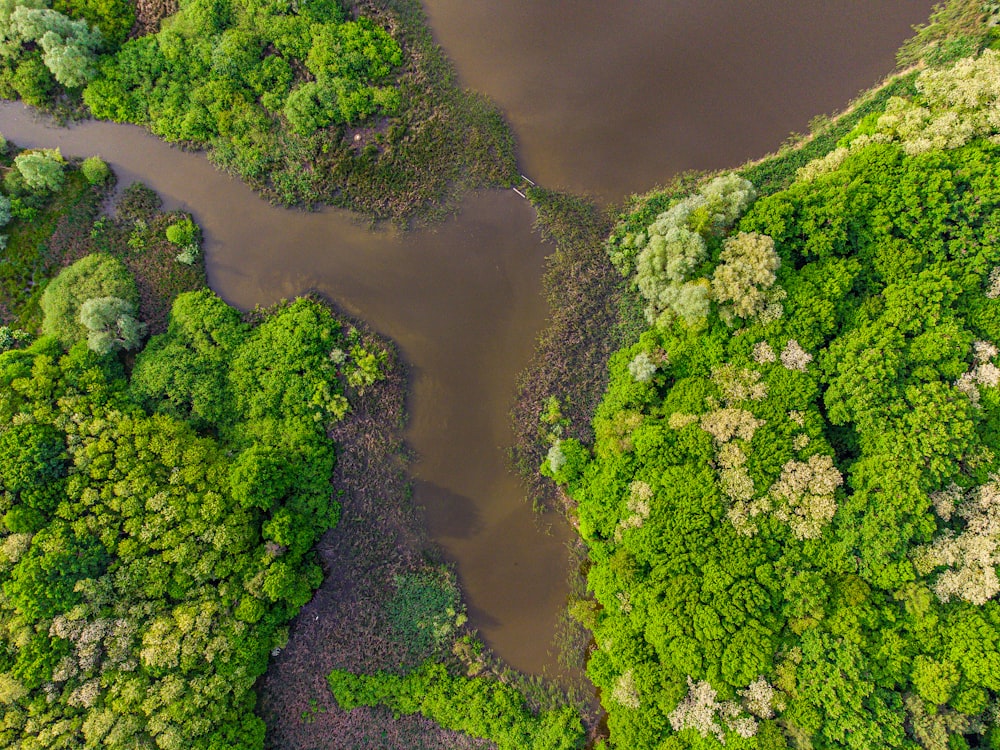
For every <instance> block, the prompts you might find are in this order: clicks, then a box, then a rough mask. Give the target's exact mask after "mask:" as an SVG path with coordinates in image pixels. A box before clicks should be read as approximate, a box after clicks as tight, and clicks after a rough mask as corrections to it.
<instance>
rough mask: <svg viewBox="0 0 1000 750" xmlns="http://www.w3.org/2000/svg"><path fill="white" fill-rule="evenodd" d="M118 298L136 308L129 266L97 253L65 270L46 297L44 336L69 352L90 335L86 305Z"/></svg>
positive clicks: (43, 323)
mask: <svg viewBox="0 0 1000 750" xmlns="http://www.w3.org/2000/svg"><path fill="white" fill-rule="evenodd" d="M99 297H117V298H119V299H121V300H124V301H125V302H127V303H128V304H131V305H132V306H133V309H134V307H135V306H136V305H137V304H138V303H139V293H138V290H137V289H136V286H135V281H133V279H132V276H131V274H130V273H129V272H128V269H127V268H125V265H124V264H123V263H122V262H121V261H120V260H118V259H117V258H113V257H112V256H110V255H104V254H103V253H94V254H93V255H88V256H87V257H85V258H83V259H81V260H78V261H77V262H76V263H74V264H73V265H71V266H69V267H67V268H64V269H63V270H62V272H60V274H59V275H58V276H56V278H54V279H53V280H52V281H51V283H49V285H48V287H46V289H45V292H44V293H43V294H42V300H41V306H42V313H43V315H44V318H43V319H42V332H43V333H44V334H46V335H48V336H55V337H56V338H57V339H59V341H60V343H62V344H63V346H65V347H67V348H69V347H71V346H72V345H73V344H75V343H76V342H77V341H80V340H82V339H84V338H87V337H88V335H89V333H90V331H89V330H88V328H87V327H86V326H85V325H84V324H83V323H81V322H80V313H81V308H82V307H83V304H84V302H86V301H87V300H92V299H95V298H99Z"/></svg>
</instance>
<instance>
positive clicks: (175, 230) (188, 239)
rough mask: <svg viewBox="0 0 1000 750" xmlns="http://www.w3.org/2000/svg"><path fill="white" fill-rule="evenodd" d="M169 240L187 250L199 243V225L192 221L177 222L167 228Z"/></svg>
mask: <svg viewBox="0 0 1000 750" xmlns="http://www.w3.org/2000/svg"><path fill="white" fill-rule="evenodd" d="M167 239H168V240H170V242H171V243H173V244H174V245H177V247H184V248H186V247H187V246H188V245H192V244H195V245H196V244H197V242H198V225H197V224H195V223H194V222H193V221H191V219H181V220H180V221H175V222H174V223H173V224H171V225H170V226H169V227H167Z"/></svg>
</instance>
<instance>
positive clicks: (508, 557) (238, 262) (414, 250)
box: [0, 0, 930, 674]
mask: <svg viewBox="0 0 1000 750" xmlns="http://www.w3.org/2000/svg"><path fill="white" fill-rule="evenodd" d="M425 6H426V7H427V9H428V12H429V15H430V19H431V22H432V25H433V27H434V30H435V33H436V35H437V38H438V39H439V41H440V42H441V43H442V44H443V46H444V47H445V49H446V50H447V52H448V53H449V54H450V55H451V56H452V57H453V58H454V60H455V62H456V65H457V68H458V72H459V75H460V78H461V79H462V81H463V83H464V84H465V85H469V86H471V87H473V88H476V89H478V90H480V91H482V92H484V93H486V94H488V95H490V96H492V97H494V98H495V99H496V100H497V101H498V103H499V104H500V105H501V106H503V107H504V108H505V111H506V112H507V113H508V115H509V117H510V120H511V122H512V123H513V125H514V126H515V130H516V133H517V137H518V139H519V142H520V146H521V158H522V164H523V165H524V169H525V171H526V172H528V173H529V176H532V177H533V178H534V179H536V180H537V181H539V182H540V183H541V184H544V185H546V186H550V187H561V188H568V189H572V190H575V191H578V192H584V193H590V194H592V195H596V196H599V197H601V198H603V199H605V200H618V199H620V198H622V197H623V196H625V195H626V194H628V193H630V192H633V191H643V190H646V189H648V188H650V187H652V186H653V185H654V184H656V183H658V182H663V181H665V180H667V179H668V178H669V177H670V175H671V174H674V173H676V172H677V171H679V170H682V169H686V168H702V169H708V168H714V167H722V166H726V165H734V164H737V163H739V162H741V161H743V160H745V159H748V158H751V157H754V156H758V155H760V154H762V153H764V152H766V151H769V150H773V149H775V148H776V147H777V146H778V145H779V143H780V141H781V140H782V139H783V138H784V137H785V136H786V135H787V134H788V132H789V131H790V130H793V129H798V130H801V129H804V128H805V123H806V122H807V120H808V118H809V117H810V116H811V115H813V114H815V113H817V112H823V111H832V110H834V109H836V108H838V107H840V106H842V105H843V104H844V103H846V101H847V100H848V99H849V98H850V97H851V96H853V95H854V94H855V93H856V92H858V91H859V90H860V89H862V88H864V87H866V86H869V85H871V84H872V83H874V82H875V81H876V80H877V79H878V78H879V77H881V75H883V74H884V73H885V72H886V71H888V70H889V69H891V67H892V60H893V54H894V51H895V49H896V47H897V46H898V45H899V43H900V42H901V41H902V40H903V39H904V38H905V37H906V36H907V35H908V31H909V26H910V25H911V24H914V23H918V22H920V21H922V20H924V19H925V18H926V16H927V14H928V12H929V9H930V2H922V1H921V2H916V1H914V0H907V1H906V2H896V3H889V2H871V3H864V4H862V3H854V2H851V1H850V0H836V1H830V0H824V1H823V2H809V3H805V2H791V1H785V2H782V1H781V0H770V1H769V2H752V3H744V4H736V3H732V2H726V1H724V0H690V1H688V0H685V1H681V0H673V1H671V2H665V1H664V0H660V1H657V0H633V1H632V2H629V3H628V4H626V5H614V4H607V3H605V4H603V5H600V4H596V3H593V4H592V3H579V2H572V1H571V0H544V1H543V0H532V1H531V2H529V1H528V0H506V2H504V3H489V4H487V3H468V2H459V0H425ZM622 8H627V12H626V11H623V10H622ZM0 132H2V133H3V135H4V136H5V137H7V138H8V139H10V140H11V141H13V142H15V143H17V144H18V145H21V146H28V147H31V146H45V147H54V146H59V147H61V148H62V150H63V153H64V154H66V155H78V156H87V155H91V154H95V153H96V154H100V155H101V156H102V157H104V158H105V159H106V160H107V161H108V162H109V163H110V164H111V165H112V166H113V167H114V169H115V171H116V173H117V174H118V175H119V179H120V180H121V182H122V183H123V184H127V183H128V182H130V181H132V180H136V179H139V180H142V181H143V182H145V183H147V184H148V185H150V186H151V187H153V188H154V189H155V190H156V191H157V192H158V193H160V194H161V195H162V196H164V198H165V201H166V203H167V204H168V206H169V207H171V208H173V207H180V208H184V209H186V210H189V211H191V213H192V214H194V216H195V218H196V219H197V220H198V222H199V223H200V224H201V225H202V226H203V227H204V229H205V236H206V259H207V264H208V274H209V283H210V284H211V286H212V288H213V289H215V290H216V291H217V292H218V293H219V294H220V295H221V296H222V297H223V298H225V299H226V300H227V301H228V302H230V303H232V304H235V305H237V306H239V307H243V308H248V307H253V306H254V305H257V304H260V305H268V304H270V303H272V302H274V301H276V300H278V299H281V298H283V297H284V298H290V297H293V296H295V295H298V294H301V293H303V292H306V291H308V290H317V291H319V292H321V293H323V294H325V295H327V296H328V297H330V298H331V299H333V300H335V301H336V302H337V303H338V304H339V305H340V306H341V307H343V308H344V309H345V310H346V311H348V312H349V313H351V314H353V315H356V316H358V317H360V318H363V319H364V320H366V321H368V322H369V323H370V324H371V325H372V326H373V327H374V328H375V329H376V330H378V331H379V332H380V333H382V334H384V335H387V336H389V337H391V338H392V339H394V340H395V341H396V342H397V343H398V345H399V347H400V349H401V351H402V353H403V356H404V358H405V359H406V361H407V363H408V365H409V366H410V368H411V372H412V392H411V397H410V401H409V408H410V423H409V427H408V436H407V437H408V442H409V444H410V445H411V446H412V448H413V449H414V451H415V452H416V453H417V454H418V456H419V460H418V462H417V463H416V465H415V467H414V473H415V479H416V489H415V500H416V502H418V503H419V504H421V505H423V506H425V507H426V509H427V519H428V524H429V526H430V530H431V533H432V535H433V537H434V538H435V539H436V541H437V542H438V543H439V544H440V545H441V546H442V547H443V548H444V550H445V552H446V554H447V555H448V556H449V557H450V558H451V559H453V560H455V561H456V563H457V567H458V572H459V577H460V579H461V582H462V585H463V588H464V590H465V593H466V596H467V600H468V603H469V606H470V615H471V617H470V620H471V623H472V624H473V626H475V627H477V628H479V630H480V632H481V634H482V635H483V637H484V638H485V640H486V641H487V643H488V644H489V645H490V646H491V647H492V648H493V649H495V650H496V652H497V653H498V654H499V655H500V656H502V657H503V658H504V659H506V660H507V661H508V662H509V663H510V664H511V665H512V666H514V667H515V668H518V669H521V670H523V671H525V672H529V673H536V674H537V673H540V672H541V671H542V669H543V668H544V667H546V666H547V665H548V666H551V665H554V663H555V656H554V654H553V653H551V639H552V636H553V633H554V629H555V623H556V618H557V615H558V613H559V611H560V609H561V608H562V607H563V606H564V605H565V598H566V593H567V590H566V583H565V581H566V575H567V562H566V561H567V556H566V553H565V544H566V542H567V541H569V539H570V538H571V531H570V530H569V529H568V528H567V527H566V525H565V524H563V523H562V522H561V521H560V520H558V519H541V521H542V522H541V523H539V519H536V518H535V517H533V515H532V511H531V507H530V505H529V504H526V503H524V502H523V493H522V491H521V488H520V486H519V484H518V482H517V480H516V479H515V478H514V477H512V476H511V475H510V474H509V473H508V472H507V470H506V467H505V462H504V448H505V447H506V446H507V445H508V444H509V442H510V432H509V427H508V422H507V413H508V411H509V409H510V406H511V403H512V399H513V393H514V382H515V378H516V375H517V373H518V372H519V371H520V370H521V369H522V368H523V367H524V366H525V364H526V363H527V361H528V358H529V356H530V353H531V350H532V347H533V344H534V340H535V337H536V335H537V333H538V331H539V330H540V329H541V327H542V326H543V324H544V319H545V315H546V310H545V305H544V302H543V300H542V298H541V296H540V294H539V292H540V276H541V269H542V266H543V263H544V255H545V253H546V252H548V249H547V248H545V247H543V246H542V245H541V244H540V243H539V241H538V238H537V237H536V236H535V235H533V234H532V233H531V222H532V220H533V218H534V217H533V212H532V211H531V208H530V206H528V205H527V204H526V203H525V202H524V201H523V200H521V199H520V198H518V197H517V196H516V195H515V194H514V193H513V192H507V193H497V192H488V193H484V194H482V195H479V196H475V197H470V198H469V199H467V200H466V201H465V203H464V204H463V207H462V210H461V213H460V214H459V215H458V216H456V217H455V218H454V219H453V220H450V221H448V222H446V223H445V224H443V225H441V226H440V227H437V228H436V229H434V230H430V231H424V232H415V233H409V234H405V235H400V234H398V233H393V232H383V231H379V232H372V231H369V229H368V227H367V225H366V224H365V223H363V222H359V221H357V220H356V219H355V218H353V217H351V216H350V215H348V214H346V213H344V212H340V211H329V210H328V211H322V212H318V213H304V212H298V211H288V210H284V209H279V208H275V207H273V206H270V205H268V204H267V203H265V202H264V201H262V200H260V199H259V198H257V197H256V196H255V195H254V194H253V193H252V192H251V191H250V190H249V189H247V188H246V187H245V186H244V185H242V184H241V183H239V182H236V181H234V180H232V179H230V178H229V177H227V176H225V175H223V174H221V173H220V172H218V171H216V170H215V169H214V168H213V167H212V166H211V165H210V164H209V163H208V162H207V161H206V160H205V158H204V157H203V156H202V155H199V154H193V153H185V152H181V151H178V150H176V149H173V148H171V147H169V146H167V145H166V144H163V143H161V142H160V141H158V140H157V139H155V138H153V137H152V136H149V135H147V134H146V133H144V132H143V131H142V130H140V129H139V128H135V127H131V126H120V125H112V124H108V123H93V122H91V123H84V124H80V125H77V126H75V127H73V128H71V129H68V130H67V129H62V128H54V127H49V126H46V125H44V124H42V123H40V122H37V121H35V120H34V118H33V117H32V115H31V114H29V113H27V112H26V111H25V110H24V108H23V107H22V106H21V105H20V104H10V103H3V104H0ZM583 324H584V325H585V324H586V322H585V321H584V322H583ZM544 527H547V528H548V530H547V532H546V531H543V530H542V529H543V528H544Z"/></svg>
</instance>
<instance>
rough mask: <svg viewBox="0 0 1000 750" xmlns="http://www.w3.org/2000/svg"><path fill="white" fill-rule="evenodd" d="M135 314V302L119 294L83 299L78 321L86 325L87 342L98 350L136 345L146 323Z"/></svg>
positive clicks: (133, 347) (100, 352) (105, 352)
mask: <svg viewBox="0 0 1000 750" xmlns="http://www.w3.org/2000/svg"><path fill="white" fill-rule="evenodd" d="M135 315H136V307H135V305H134V304H133V303H131V302H128V301H127V300H123V299H121V298H120V297H96V298H92V299H88V300H86V301H85V302H84V303H83V304H82V305H80V323H81V324H82V325H83V327H84V328H86V329H87V346H88V347H89V348H90V350H91V351H92V352H97V353H98V354H110V353H111V352H113V351H117V350H119V349H138V348H139V346H140V344H142V339H143V338H144V337H145V335H146V326H145V325H144V324H143V323H140V322H139V321H138V320H136V317H135Z"/></svg>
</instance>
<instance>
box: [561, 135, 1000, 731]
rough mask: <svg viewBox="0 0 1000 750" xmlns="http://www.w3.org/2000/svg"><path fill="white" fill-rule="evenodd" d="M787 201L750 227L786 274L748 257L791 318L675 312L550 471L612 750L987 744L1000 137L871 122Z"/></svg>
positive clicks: (709, 261)
mask: <svg viewBox="0 0 1000 750" xmlns="http://www.w3.org/2000/svg"><path fill="white" fill-rule="evenodd" d="M761 192H762V194H764V195H766V196H767V197H763V198H760V199H758V200H757V201H756V202H755V203H754V204H753V205H751V206H750V207H749V209H748V210H747V212H746V213H745V214H744V215H743V217H742V219H741V220H740V221H739V222H738V223H737V224H736V226H735V227H734V228H733V232H734V236H735V237H737V238H738V237H741V236H744V237H745V236H749V235H740V234H738V233H740V232H742V233H753V236H754V237H767V238H770V240H773V250H772V249H771V248H770V243H769V242H768V248H767V249H768V252H767V255H768V258H769V260H768V266H767V268H766V269H762V268H760V267H756V266H755V267H754V268H749V267H748V268H746V269H743V268H741V269H737V270H739V275H738V276H739V278H737V275H736V274H730V275H731V276H733V278H734V280H735V282H738V283H739V284H740V285H741V288H744V287H745V288H749V287H746V286H745V284H744V281H743V277H746V278H750V277H751V276H752V274H754V273H762V272H763V271H764V270H766V271H767V278H766V279H764V284H763V285H761V284H760V283H759V282H757V281H754V282H753V283H754V284H757V285H758V287H759V288H764V287H765V286H767V287H770V288H771V290H772V291H777V290H780V294H774V295H773V296H771V297H770V301H768V302H767V307H768V309H769V313H768V314H755V315H747V316H743V315H742V314H740V315H737V316H732V315H727V314H726V310H725V308H724V306H722V305H716V304H713V305H712V306H711V307H709V308H707V309H706V313H705V314H706V316H707V317H706V319H705V322H704V324H703V325H702V326H701V327H700V328H699V327H694V328H692V327H691V326H688V325H685V324H684V322H683V321H681V320H666V321H664V320H662V319H658V320H657V325H656V326H654V327H652V328H650V329H649V330H647V331H646V332H645V333H644V334H643V335H642V337H641V338H640V340H639V342H638V343H636V344H635V345H633V346H630V347H628V348H626V349H623V350H621V351H620V352H618V353H617V354H616V355H614V356H613V357H612V360H611V363H610V383H609V385H608V389H607V391H606V393H605V396H604V400H603V402H602V403H601V405H600V406H599V408H598V409H597V411H596V413H595V415H594V422H593V426H594V434H595V441H594V443H593V445H592V446H589V448H588V449H585V454H586V455H585V456H584V458H583V459H582V460H581V459H580V458H579V457H577V458H575V459H574V469H573V471H572V472H568V473H563V474H560V472H558V471H554V470H553V464H554V463H556V462H554V461H553V456H552V454H551V453H550V456H549V461H548V462H547V464H546V469H545V470H546V471H547V472H548V473H549V474H550V475H554V476H555V477H556V478H557V479H558V480H560V481H562V482H563V483H565V484H566V485H567V488H568V490H569V492H570V494H571V495H572V496H573V498H574V500H576V501H577V503H578V516H579V527H580V531H581V534H582V535H583V537H584V539H585V540H586V542H587V544H588V547H589V556H590V561H591V567H590V569H589V573H588V585H589V587H590V589H591V591H592V592H593V596H594V598H595V599H596V604H597V607H596V611H595V612H593V613H592V616H591V617H590V621H591V624H592V625H593V631H594V638H595V641H596V649H595V651H594V652H593V654H592V656H591V659H590V662H589V666H588V672H589V674H590V676H591V678H592V680H593V681H594V683H595V684H596V685H597V687H598V688H599V689H600V690H601V694H602V701H603V703H604V706H605V707H606V709H607V711H608V715H609V718H608V726H609V728H610V740H609V744H610V746H611V747H617V748H637V747H643V748H647V747H648V748H653V747H663V748H686V747H690V748H709V747H720V746H721V745H722V744H723V743H724V744H725V746H726V747H740V748H744V747H745V748H782V747H786V746H789V747H812V748H817V749H820V748H858V749H859V750H860V749H862V748H872V747H880V748H917V747H924V748H945V747H967V746H983V747H985V746H987V743H988V742H991V741H993V740H991V739H990V738H991V737H994V738H995V737H996V736H997V731H996V729H995V727H994V724H995V717H996V715H997V714H996V707H997V705H998V698H1000V678H998V675H1000V603H998V601H997V598H996V594H997V593H1000V586H995V585H994V583H995V582H996V579H997V575H996V572H997V565H998V564H1000V554H998V550H1000V503H998V502H996V498H997V496H998V495H997V492H996V486H995V481H996V479H995V473H996V472H997V471H998V469H1000V463H998V460H1000V459H998V457H1000V432H998V426H1000V370H998V368H997V347H996V346H995V343H996V342H998V341H1000V271H998V270H997V269H998V267H1000V146H998V145H996V144H994V143H992V142H990V141H989V140H984V139H971V140H969V141H968V142H966V143H965V144H964V145H962V146H961V147H960V148H954V149H951V150H942V149H940V148H927V149H912V148H907V147H906V144H903V143H899V142H894V141H891V140H889V139H883V140H881V141H880V140H877V139H875V140H869V141H867V142H862V143H861V144H859V145H858V146H857V147H855V148H852V149H849V150H848V152H847V153H845V154H843V155H842V158H840V157H838V161H837V162H836V163H835V164H830V165H828V168H827V169H825V171H819V172H813V173H810V174H808V175H804V177H803V179H801V180H799V181H798V182H795V183H793V184H792V185H791V186H790V187H788V188H787V189H784V190H780V191H777V192H775V191H773V190H770V189H765V190H762V191H761ZM674 205H682V203H677V202H676V201H675V202H674ZM640 210H643V211H645V215H646V216H647V217H648V215H649V214H648V209H640ZM668 211H669V209H668ZM663 215H664V214H661V217H662V216H663ZM648 222H649V219H648V218H645V219H629V218H626V220H625V223H626V224H627V225H629V226H631V227H640V228H641V227H643V226H649V224H648ZM640 231H641V230H640ZM613 236H614V237H615V238H616V239H614V241H613V242H612V243H611V245H610V249H611V250H612V252H617V253H619V254H621V253H623V252H628V251H629V249H630V248H631V249H632V251H634V248H636V247H638V248H639V251H640V252H646V250H645V248H646V247H647V243H648V242H649V240H648V239H647V238H646V237H639V238H638V240H637V239H636V236H637V235H636V230H634V229H633V230H631V232H627V231H622V230H619V231H617V232H616V234H615V235H613ZM630 236H631V239H629V237H630ZM755 241H757V240H755ZM758 244H759V241H758ZM623 246H628V247H625V249H624V250H623V249H622V248H623ZM719 247H720V248H721V247H723V243H719ZM722 255H723V254H722V252H721V249H720V250H713V249H712V248H711V247H706V250H705V252H704V254H703V255H699V258H698V261H697V262H698V264H699V268H698V272H699V273H703V274H705V275H706V276H708V275H709V274H710V272H711V271H712V269H713V268H717V267H718V266H719V264H720V262H722V263H726V262H732V260H731V259H730V260H727V259H726V258H725V257H722ZM623 257H624V256H623ZM666 268H667V266H666V265H664V267H663V269H666ZM663 269H661V270H663ZM772 277H773V279H772ZM772 283H773V287H771V284H772ZM744 293H745V292H744ZM769 293H770V292H769ZM736 298H737V297H736V295H734V294H729V295H728V297H727V298H726V299H721V300H720V301H721V302H727V301H728V300H729V299H736ZM753 302H754V304H753V308H754V310H752V311H751V312H756V311H757V310H759V309H760V306H761V304H762V303H758V300H757V299H756V298H755V299H754V300H753ZM746 307H747V309H748V311H749V310H750V307H751V306H750V305H747V306H746ZM647 361H648V362H657V363H660V364H659V365H658V366H657V367H656V368H652V367H643V368H639V367H638V366H637V365H636V362H639V363H640V364H642V363H646V362H647ZM637 373H639V374H641V377H639V375H637ZM566 463H567V461H566V457H565V456H564V455H563V456H561V463H559V466H558V467H556V468H558V469H562V467H563V466H564V465H565V464H566ZM762 696H763V697H762ZM991 727H994V728H991Z"/></svg>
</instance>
